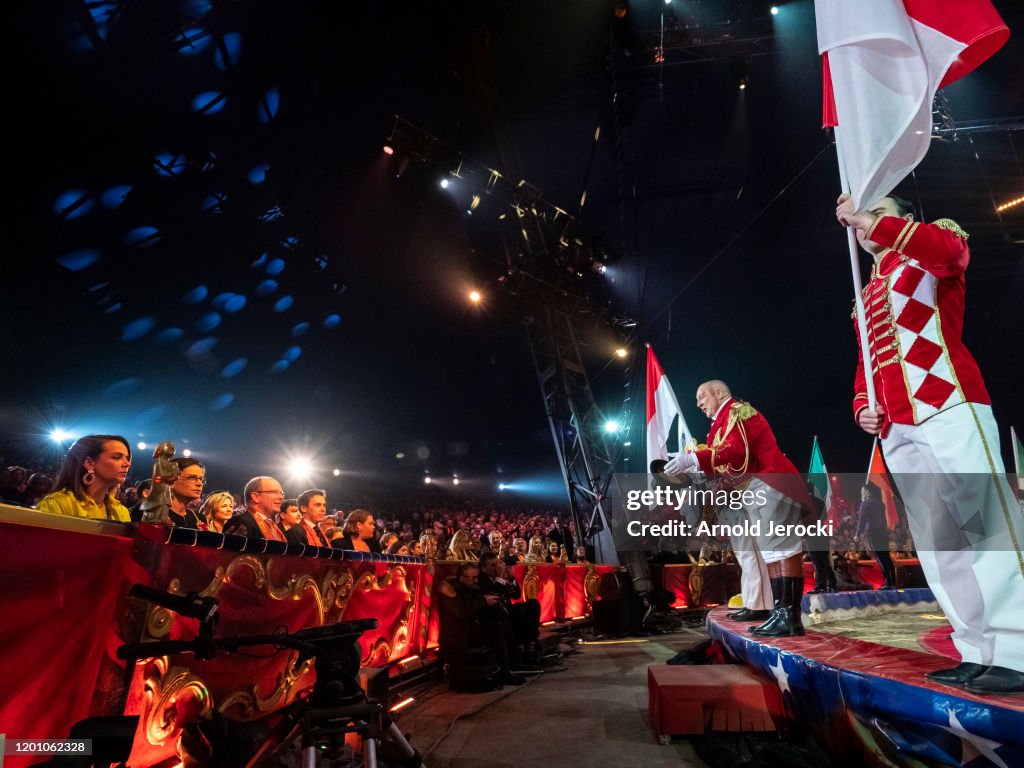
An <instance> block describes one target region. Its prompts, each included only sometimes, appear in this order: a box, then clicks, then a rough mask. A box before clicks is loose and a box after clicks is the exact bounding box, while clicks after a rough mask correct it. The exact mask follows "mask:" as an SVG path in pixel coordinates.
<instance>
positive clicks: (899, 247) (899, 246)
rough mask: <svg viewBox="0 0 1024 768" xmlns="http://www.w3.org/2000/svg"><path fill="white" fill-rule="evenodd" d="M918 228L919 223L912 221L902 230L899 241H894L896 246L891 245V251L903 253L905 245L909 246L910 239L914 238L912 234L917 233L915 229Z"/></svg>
mask: <svg viewBox="0 0 1024 768" xmlns="http://www.w3.org/2000/svg"><path fill="white" fill-rule="evenodd" d="M919 226H921V222H919V221H912V222H910V223H909V224H907V226H906V227H904V228H903V234H901V235H900V238H899V240H897V241H896V244H895V245H893V247H892V249H893V250H894V251H897V252H899V253H903V251H904V249H905V248H906V247H907V245H909V244H910V238H912V237H913V236H914V233H915V232H917V228H918V227H919Z"/></svg>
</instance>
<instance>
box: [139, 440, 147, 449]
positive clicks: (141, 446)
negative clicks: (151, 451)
mask: <svg viewBox="0 0 1024 768" xmlns="http://www.w3.org/2000/svg"><path fill="white" fill-rule="evenodd" d="M138 449H139V450H140V451H144V450H146V444H145V443H143V442H142V441H141V440H140V441H139V443H138Z"/></svg>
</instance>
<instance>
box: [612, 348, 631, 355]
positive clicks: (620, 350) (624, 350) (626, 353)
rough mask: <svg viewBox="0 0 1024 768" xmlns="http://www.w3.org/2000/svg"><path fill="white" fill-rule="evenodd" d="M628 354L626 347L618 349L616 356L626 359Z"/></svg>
mask: <svg viewBox="0 0 1024 768" xmlns="http://www.w3.org/2000/svg"><path fill="white" fill-rule="evenodd" d="M628 354H629V353H628V352H626V349H625V347H619V348H618V349H616V350H615V355H616V356H617V357H625V356H626V355H628Z"/></svg>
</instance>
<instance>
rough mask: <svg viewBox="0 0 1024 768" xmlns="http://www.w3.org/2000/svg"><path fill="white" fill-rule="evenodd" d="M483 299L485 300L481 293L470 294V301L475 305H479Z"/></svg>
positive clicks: (472, 292)
mask: <svg viewBox="0 0 1024 768" xmlns="http://www.w3.org/2000/svg"><path fill="white" fill-rule="evenodd" d="M481 299H483V295H482V294H481V293H480V291H470V292H469V300H470V301H472V302H473V303H474V304H479V303H480V300H481Z"/></svg>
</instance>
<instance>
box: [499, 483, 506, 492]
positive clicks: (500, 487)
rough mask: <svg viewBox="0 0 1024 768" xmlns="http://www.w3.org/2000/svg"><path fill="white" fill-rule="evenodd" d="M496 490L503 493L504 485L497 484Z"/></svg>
mask: <svg viewBox="0 0 1024 768" xmlns="http://www.w3.org/2000/svg"><path fill="white" fill-rule="evenodd" d="M498 490H499V491H504V490H505V484H504V483H498Z"/></svg>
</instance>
